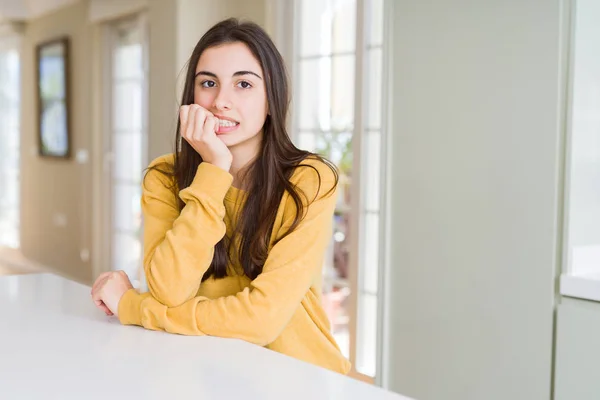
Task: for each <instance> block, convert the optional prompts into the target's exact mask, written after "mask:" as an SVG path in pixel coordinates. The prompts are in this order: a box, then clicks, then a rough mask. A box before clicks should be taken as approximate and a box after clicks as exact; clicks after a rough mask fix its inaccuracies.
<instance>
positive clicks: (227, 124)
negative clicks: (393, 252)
mask: <svg viewBox="0 0 600 400" xmlns="http://www.w3.org/2000/svg"><path fill="white" fill-rule="evenodd" d="M236 125H237V122H233V121H227V120H224V119H220V120H219V126H222V127H224V128H227V127H231V126H236Z"/></svg>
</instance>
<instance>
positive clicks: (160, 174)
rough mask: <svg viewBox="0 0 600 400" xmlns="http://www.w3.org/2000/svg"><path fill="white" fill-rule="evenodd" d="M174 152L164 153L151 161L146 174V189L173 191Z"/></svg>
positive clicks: (144, 181)
mask: <svg viewBox="0 0 600 400" xmlns="http://www.w3.org/2000/svg"><path fill="white" fill-rule="evenodd" d="M174 163H175V157H174V155H173V153H169V154H163V155H161V156H159V157H156V158H155V159H154V160H152V161H151V162H150V164H149V165H148V168H147V169H146V174H145V176H144V180H143V183H144V185H143V186H144V190H146V191H163V190H167V189H168V190H169V191H172V189H173V184H174V182H175V181H174V177H173V165H174Z"/></svg>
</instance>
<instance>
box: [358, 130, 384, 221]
mask: <svg viewBox="0 0 600 400" xmlns="http://www.w3.org/2000/svg"><path fill="white" fill-rule="evenodd" d="M362 147H363V149H364V150H363V151H364V155H365V162H363V170H364V171H365V172H364V174H363V176H364V177H365V178H364V187H365V190H364V193H365V195H364V199H365V209H366V210H368V211H379V201H380V195H381V193H380V191H381V189H380V188H381V185H380V184H381V162H378V161H379V160H380V157H381V133H379V132H367V133H366V134H365V135H364V139H363V146H362Z"/></svg>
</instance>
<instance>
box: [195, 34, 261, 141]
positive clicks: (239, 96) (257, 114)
mask: <svg viewBox="0 0 600 400" xmlns="http://www.w3.org/2000/svg"><path fill="white" fill-rule="evenodd" d="M264 79H265V77H264V74H263V70H262V68H261V67H260V64H259V62H258V61H257V60H256V58H254V56H253V55H252V53H251V52H250V49H249V48H248V47H247V46H246V45H245V44H244V43H241V42H235V43H228V44H224V45H221V46H217V47H210V48H208V49H206V50H205V51H204V52H203V53H202V55H201V56H200V59H199V60H198V65H196V79H195V82H194V103H196V104H198V105H200V106H201V107H203V108H205V109H207V110H208V111H210V112H211V113H213V114H214V115H215V116H216V117H217V118H219V121H220V124H219V131H218V132H217V135H218V136H219V138H220V139H221V140H222V141H223V142H224V143H225V145H226V146H227V147H229V148H232V147H235V146H239V145H242V144H243V147H247V146H248V147H250V148H252V149H254V151H258V148H259V146H260V142H261V138H262V128H263V125H264V123H265V119H266V117H267V109H268V106H267V92H266V89H265V81H264Z"/></svg>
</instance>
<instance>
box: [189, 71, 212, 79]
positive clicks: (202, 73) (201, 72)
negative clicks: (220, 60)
mask: <svg viewBox="0 0 600 400" xmlns="http://www.w3.org/2000/svg"><path fill="white" fill-rule="evenodd" d="M198 75H208V76H212V77H213V78H216V77H217V74H215V73H213V72H208V71H198V72H196V76H194V78H197V77H198Z"/></svg>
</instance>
